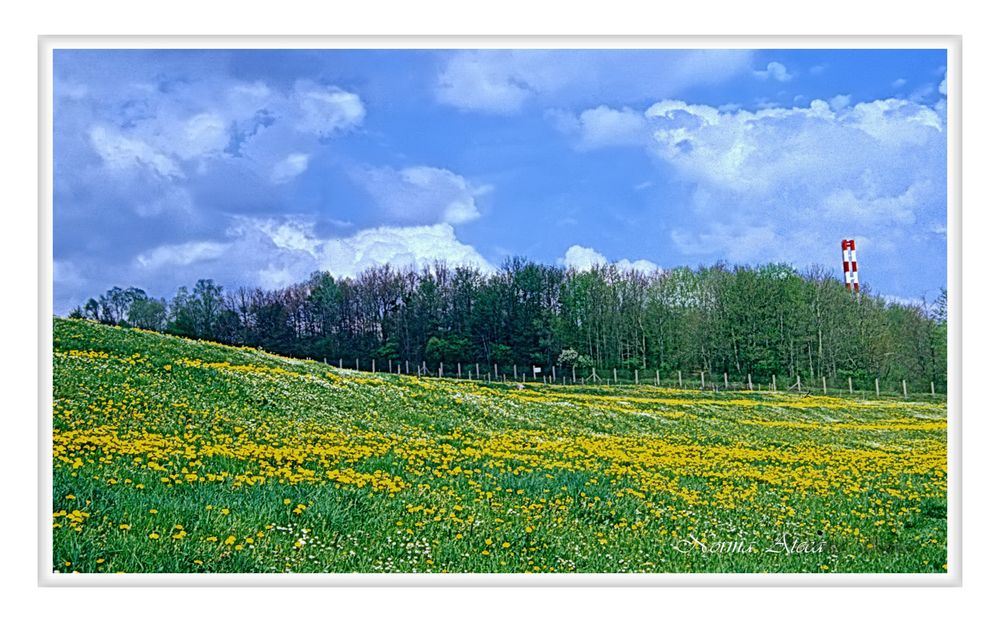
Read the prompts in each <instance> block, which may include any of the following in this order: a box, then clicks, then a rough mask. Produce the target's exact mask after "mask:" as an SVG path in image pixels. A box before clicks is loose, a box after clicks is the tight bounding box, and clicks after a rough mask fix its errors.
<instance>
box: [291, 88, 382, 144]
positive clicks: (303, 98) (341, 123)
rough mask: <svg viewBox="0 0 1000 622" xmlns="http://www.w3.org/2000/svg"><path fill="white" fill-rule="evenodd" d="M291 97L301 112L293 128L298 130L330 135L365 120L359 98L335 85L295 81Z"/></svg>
mask: <svg viewBox="0 0 1000 622" xmlns="http://www.w3.org/2000/svg"><path fill="white" fill-rule="evenodd" d="M294 97H295V100H296V103H297V105H298V108H299V112H300V115H299V117H298V120H297V121H296V127H297V128H298V129H299V130H301V131H305V132H313V133H315V134H317V135H319V136H330V135H332V134H334V133H335V132H337V131H339V130H343V129H348V128H351V127H354V126H357V125H360V124H361V122H362V121H363V120H364V118H365V107H364V104H363V103H362V102H361V98H360V97H358V96H357V95H355V94H354V93H348V92H347V91H343V90H341V89H339V88H337V87H335V86H319V85H316V84H313V83H311V82H306V81H302V82H298V83H296V85H295V96H294Z"/></svg>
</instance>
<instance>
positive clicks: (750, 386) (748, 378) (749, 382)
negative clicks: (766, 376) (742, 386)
mask: <svg viewBox="0 0 1000 622" xmlns="http://www.w3.org/2000/svg"><path fill="white" fill-rule="evenodd" d="M747 387H749V388H750V390H751V391H753V378H752V377H751V376H750V374H747Z"/></svg>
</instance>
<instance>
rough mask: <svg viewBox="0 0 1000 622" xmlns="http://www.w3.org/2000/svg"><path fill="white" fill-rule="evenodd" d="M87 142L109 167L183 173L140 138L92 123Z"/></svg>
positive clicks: (170, 159)
mask: <svg viewBox="0 0 1000 622" xmlns="http://www.w3.org/2000/svg"><path fill="white" fill-rule="evenodd" d="M90 144H91V145H92V146H93V148H94V151H96V152H97V154H98V155H99V156H100V157H101V159H102V160H103V161H104V163H105V164H106V165H107V166H108V168H110V169H112V170H117V171H130V170H131V169H133V168H136V167H138V168H145V169H147V170H149V171H150V172H153V173H155V174H157V175H161V176H163V177H174V178H181V177H184V173H183V172H181V170H180V167H178V166H177V163H176V162H174V160H173V159H172V158H171V157H170V156H169V155H167V154H165V153H162V152H160V151H158V150H157V149H156V148H154V147H153V146H151V145H149V144H148V143H146V142H145V141H143V140H141V139H137V138H129V137H127V136H123V135H122V134H120V133H118V132H116V131H114V130H111V129H108V128H106V127H101V126H95V127H93V128H91V130H90Z"/></svg>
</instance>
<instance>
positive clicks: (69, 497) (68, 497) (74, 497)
mask: <svg viewBox="0 0 1000 622" xmlns="http://www.w3.org/2000/svg"><path fill="white" fill-rule="evenodd" d="M66 498H67V499H69V500H70V501H72V500H73V499H76V495H66Z"/></svg>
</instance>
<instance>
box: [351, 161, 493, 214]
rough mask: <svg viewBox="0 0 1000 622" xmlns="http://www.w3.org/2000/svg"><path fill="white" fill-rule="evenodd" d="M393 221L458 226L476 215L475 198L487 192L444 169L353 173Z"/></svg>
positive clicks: (376, 169) (388, 169)
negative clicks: (442, 223) (441, 223)
mask: <svg viewBox="0 0 1000 622" xmlns="http://www.w3.org/2000/svg"><path fill="white" fill-rule="evenodd" d="M355 178H356V179H357V180H359V181H360V182H361V183H362V184H363V185H364V187H365V189H367V190H368V192H369V194H371V196H372V198H374V199H375V203H376V204H377V205H378V207H379V208H380V209H381V210H382V211H383V212H384V213H385V214H386V215H387V216H389V217H390V219H391V220H392V221H393V222H397V223H407V224H416V223H420V224H430V223H440V222H445V223H451V224H461V223H464V222H469V221H471V220H475V219H476V218H478V217H479V216H480V213H479V207H478V205H477V204H476V199H477V197H480V196H483V195H485V194H487V193H489V192H490V191H491V190H492V188H491V187H490V186H488V185H482V186H476V185H474V184H472V183H471V182H469V181H468V180H467V179H465V178H464V177H462V176H461V175H458V174H456V173H453V172H451V171H449V170H447V169H443V168H435V167H431V166H411V167H407V168H404V169H393V168H388V167H383V168H370V169H364V170H361V171H356V172H355Z"/></svg>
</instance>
